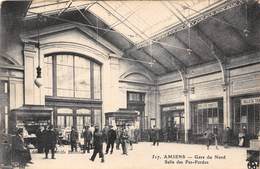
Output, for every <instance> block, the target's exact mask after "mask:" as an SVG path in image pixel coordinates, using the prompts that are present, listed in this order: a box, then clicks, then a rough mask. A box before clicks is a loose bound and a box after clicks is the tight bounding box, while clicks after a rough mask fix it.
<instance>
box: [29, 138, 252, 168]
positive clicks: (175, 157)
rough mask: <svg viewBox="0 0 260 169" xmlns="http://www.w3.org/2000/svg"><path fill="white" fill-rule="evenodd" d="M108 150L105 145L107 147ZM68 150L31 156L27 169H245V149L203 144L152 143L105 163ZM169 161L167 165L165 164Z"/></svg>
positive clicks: (108, 158)
mask: <svg viewBox="0 0 260 169" xmlns="http://www.w3.org/2000/svg"><path fill="white" fill-rule="evenodd" d="M104 147H105V146H104ZM68 148H69V147H67V146H66V147H63V149H64V153H59V154H56V159H55V160H53V159H44V154H36V153H32V158H33V162H34V164H31V165H29V167H26V168H28V169H92V168H93V169H94V168H95V169H99V168H100V169H116V168H120V169H135V168H136V169H142V168H147V169H164V168H165V169H167V168H174V169H178V168H181V169H189V168H192V169H194V168H196V169H206V168H210V169H233V168H234V169H246V168H247V166H246V164H247V163H246V150H247V149H245V148H238V147H230V148H228V149H224V148H223V147H222V146H220V147H219V149H218V150H217V149H216V148H215V147H210V150H207V149H206V146H204V145H190V144H177V143H161V144H160V146H158V147H157V146H152V145H151V143H147V142H146V143H138V144H134V150H132V151H130V150H129V152H128V156H126V155H122V152H121V150H114V153H113V154H112V155H110V154H108V155H105V162H104V163H101V162H100V161H101V160H100V159H99V158H98V156H97V158H96V160H95V161H94V162H92V161H89V158H90V156H91V154H92V151H91V153H90V154H87V153H86V154H82V153H73V154H71V153H68ZM166 161H167V162H166Z"/></svg>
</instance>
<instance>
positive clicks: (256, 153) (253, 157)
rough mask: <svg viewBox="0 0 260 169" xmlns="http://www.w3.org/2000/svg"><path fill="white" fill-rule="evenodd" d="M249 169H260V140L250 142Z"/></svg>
mask: <svg viewBox="0 0 260 169" xmlns="http://www.w3.org/2000/svg"><path fill="white" fill-rule="evenodd" d="M246 161H248V162H247V168H248V169H259V162H260V140H258V139H253V140H250V148H249V149H248V150H247V159H246Z"/></svg>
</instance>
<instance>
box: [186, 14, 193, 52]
mask: <svg viewBox="0 0 260 169" xmlns="http://www.w3.org/2000/svg"><path fill="white" fill-rule="evenodd" d="M189 18H190V10H189ZM187 25H188V41H189V48H188V49H187V52H188V54H189V55H191V54H192V49H191V47H190V41H191V39H190V38H191V37H190V29H191V23H190V22H188V24H187Z"/></svg>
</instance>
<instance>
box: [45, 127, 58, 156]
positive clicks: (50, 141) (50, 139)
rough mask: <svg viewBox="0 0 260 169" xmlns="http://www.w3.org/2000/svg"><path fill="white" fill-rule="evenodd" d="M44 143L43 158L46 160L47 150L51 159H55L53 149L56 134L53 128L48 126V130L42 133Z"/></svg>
mask: <svg viewBox="0 0 260 169" xmlns="http://www.w3.org/2000/svg"><path fill="white" fill-rule="evenodd" d="M43 137H44V142H45V158H46V159H47V158H48V154H49V150H51V158H52V159H55V157H54V156H55V151H54V150H55V147H56V142H57V136H56V133H55V132H54V130H53V126H52V125H50V126H49V128H48V130H46V131H45V132H44V136H43Z"/></svg>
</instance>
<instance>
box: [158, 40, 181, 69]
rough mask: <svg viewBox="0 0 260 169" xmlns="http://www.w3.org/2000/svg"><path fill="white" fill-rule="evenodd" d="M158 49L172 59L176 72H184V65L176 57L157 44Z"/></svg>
mask: <svg viewBox="0 0 260 169" xmlns="http://www.w3.org/2000/svg"><path fill="white" fill-rule="evenodd" d="M158 45H159V46H160V48H161V49H162V50H163V51H164V52H165V53H167V55H169V56H170V57H171V58H172V61H173V63H174V64H175V65H176V68H177V70H180V71H184V72H186V65H185V64H184V63H183V62H182V61H180V60H179V59H178V58H177V56H175V55H174V54H173V53H171V52H170V51H169V50H168V49H166V48H164V47H163V45H161V44H158Z"/></svg>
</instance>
